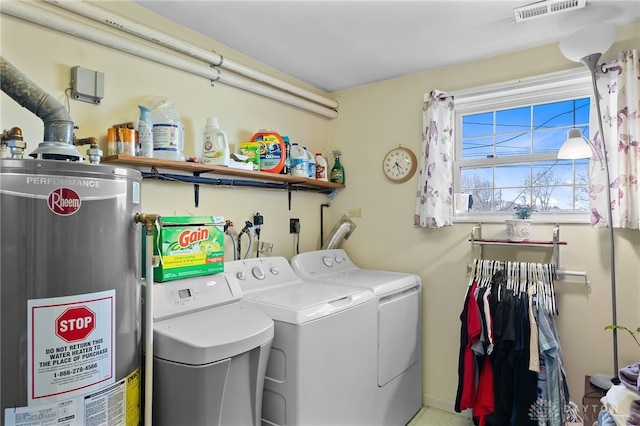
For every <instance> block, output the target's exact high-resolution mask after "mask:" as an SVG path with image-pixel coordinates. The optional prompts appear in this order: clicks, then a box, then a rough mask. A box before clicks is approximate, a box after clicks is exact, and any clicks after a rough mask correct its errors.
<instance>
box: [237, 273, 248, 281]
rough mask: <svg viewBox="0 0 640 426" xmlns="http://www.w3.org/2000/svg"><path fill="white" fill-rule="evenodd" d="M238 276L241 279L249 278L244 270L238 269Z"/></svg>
mask: <svg viewBox="0 0 640 426" xmlns="http://www.w3.org/2000/svg"><path fill="white" fill-rule="evenodd" d="M236 277H237V278H238V279H239V280H241V281H244V280H245V279H246V278H247V275H246V274H245V273H244V271H238V272H237V273H236Z"/></svg>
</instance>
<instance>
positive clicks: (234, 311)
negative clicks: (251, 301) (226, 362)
mask: <svg viewBox="0 0 640 426" xmlns="http://www.w3.org/2000/svg"><path fill="white" fill-rule="evenodd" d="M153 338H154V344H153V348H154V349H153V352H154V353H153V356H154V357H157V358H162V359H165V360H168V361H173V362H179V363H183V364H189V365H204V364H209V363H212V362H215V361H219V360H222V359H225V358H230V357H232V356H235V355H239V354H242V353H244V352H247V351H249V350H251V349H253V348H256V347H258V346H261V345H263V344H265V343H267V342H269V341H270V340H272V339H273V321H272V320H271V318H269V317H268V316H267V315H265V314H263V313H262V312H260V311H258V310H257V309H254V308H251V307H249V306H243V305H242V304H240V303H234V304H231V305H227V306H222V307H218V308H212V309H206V310H202V311H197V312H193V313H190V314H186V315H180V316H177V317H172V318H168V319H165V320H162V321H155V322H154V323H153Z"/></svg>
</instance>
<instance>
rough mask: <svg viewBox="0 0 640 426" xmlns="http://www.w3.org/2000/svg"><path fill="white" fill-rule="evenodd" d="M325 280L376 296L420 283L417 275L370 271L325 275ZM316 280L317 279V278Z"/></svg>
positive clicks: (358, 270)
mask: <svg viewBox="0 0 640 426" xmlns="http://www.w3.org/2000/svg"><path fill="white" fill-rule="evenodd" d="M325 278H326V279H327V281H328V282H332V283H333V282H335V283H340V284H348V285H352V286H355V287H363V288H367V289H369V290H371V291H372V292H373V293H374V294H375V295H376V296H379V295H383V294H386V293H392V292H395V291H398V290H405V289H407V288H409V287H413V286H415V285H416V284H418V285H420V284H421V283H422V280H421V279H420V277H419V276H417V275H413V274H404V273H401V272H388V271H375V270H372V269H356V270H351V271H343V272H339V273H337V274H334V275H327V276H326V277H325ZM316 279H319V277H317V278H316Z"/></svg>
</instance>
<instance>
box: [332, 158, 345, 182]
mask: <svg viewBox="0 0 640 426" xmlns="http://www.w3.org/2000/svg"><path fill="white" fill-rule="evenodd" d="M331 154H333V156H334V157H335V159H336V161H335V162H334V163H333V167H332V168H331V173H330V174H329V179H330V180H331V182H335V183H341V184H343V185H344V182H345V177H344V167H342V164H341V163H340V156H341V155H342V153H341V152H340V151H331Z"/></svg>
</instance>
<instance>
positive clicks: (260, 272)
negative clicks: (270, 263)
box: [251, 266, 264, 280]
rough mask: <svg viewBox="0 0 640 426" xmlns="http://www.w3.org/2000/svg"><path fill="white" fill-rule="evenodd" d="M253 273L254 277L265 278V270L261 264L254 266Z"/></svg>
mask: <svg viewBox="0 0 640 426" xmlns="http://www.w3.org/2000/svg"><path fill="white" fill-rule="evenodd" d="M251 273H252V274H253V276H254V277H256V278H257V279H259V280H264V271H263V270H262V268H261V267H259V266H254V267H253V268H251Z"/></svg>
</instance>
